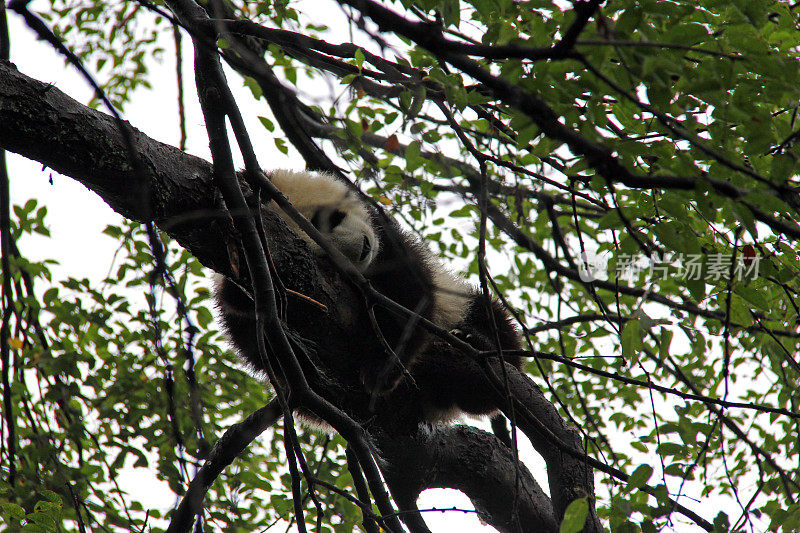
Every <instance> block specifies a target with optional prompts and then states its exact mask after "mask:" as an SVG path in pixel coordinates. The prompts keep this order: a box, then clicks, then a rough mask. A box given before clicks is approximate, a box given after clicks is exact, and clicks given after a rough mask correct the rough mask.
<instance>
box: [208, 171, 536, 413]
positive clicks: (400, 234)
mask: <svg viewBox="0 0 800 533" xmlns="http://www.w3.org/2000/svg"><path fill="white" fill-rule="evenodd" d="M270 179H271V181H272V183H273V184H274V185H275V186H276V187H277V188H278V189H279V190H280V191H281V192H282V193H283V194H284V195H286V196H287V197H288V199H289V201H290V202H291V203H292V204H293V205H294V207H295V208H296V209H297V210H298V211H299V212H300V213H301V214H302V215H303V216H304V217H306V218H307V219H308V220H309V221H310V222H311V223H312V224H313V225H314V227H316V228H317V229H318V230H319V231H320V233H321V234H323V235H324V236H325V237H327V238H328V239H329V241H330V242H331V244H333V245H334V246H336V247H337V248H338V249H339V250H340V251H341V252H342V253H343V254H344V255H345V256H346V257H347V258H348V259H349V260H350V261H351V262H352V263H353V264H354V265H355V266H356V268H358V270H359V271H360V272H361V273H362V274H363V275H364V277H365V278H366V279H367V280H368V281H369V282H370V284H371V285H372V286H373V287H374V288H375V289H377V290H378V292H380V293H382V294H383V295H385V296H387V297H389V298H390V299H392V300H394V301H395V302H397V303H399V304H401V305H403V306H404V307H405V308H406V309H409V310H412V311H414V312H415V313H418V314H419V316H422V317H424V318H426V319H428V320H431V321H432V322H434V323H435V324H437V325H438V326H440V327H442V328H444V329H446V330H449V331H451V332H452V333H454V334H455V335H457V336H459V337H460V338H462V339H463V340H465V341H466V342H468V343H470V344H471V345H472V346H473V347H475V348H476V349H478V350H482V351H497V348H498V346H497V344H498V341H499V348H500V349H501V350H503V351H509V350H519V349H520V348H521V341H520V335H519V333H518V332H517V330H516V328H515V326H514V325H513V322H512V320H511V317H510V315H509V313H508V312H507V311H506V310H505V309H504V308H503V307H502V305H501V304H500V303H499V302H498V301H496V300H493V299H492V300H488V301H487V299H486V298H485V297H484V296H483V295H482V294H481V293H480V292H478V291H477V290H476V289H474V288H473V287H471V286H470V285H469V284H467V283H466V282H465V281H464V280H462V279H460V278H459V277H457V276H455V275H454V274H452V273H451V272H450V271H449V270H447V269H446V268H445V267H444V266H443V265H442V264H441V263H440V262H439V260H438V259H437V258H436V257H434V256H433V254H432V253H431V252H430V251H429V250H428V249H427V248H426V247H425V245H424V244H422V243H421V242H420V241H419V240H417V239H414V238H413V237H411V236H410V235H408V234H407V233H406V232H404V231H403V230H402V229H401V228H400V227H399V225H398V224H397V223H396V222H395V221H394V220H393V219H392V218H391V217H389V216H388V215H387V214H386V213H384V212H383V211H382V210H381V209H380V208H379V207H376V206H373V205H370V204H368V203H367V202H365V201H364V200H362V199H361V198H360V197H359V196H358V195H357V194H356V193H355V192H354V191H352V190H351V189H350V188H349V187H347V186H346V185H345V184H344V183H342V182H340V181H338V180H336V179H335V178H334V177H332V176H330V175H328V174H324V173H312V172H305V171H301V172H295V171H290V170H276V171H273V172H272V173H271V174H270ZM267 209H269V210H272V211H274V212H275V213H277V214H278V215H279V216H280V217H281V218H282V219H283V220H284V221H285V222H286V224H287V225H288V226H289V228H290V229H291V230H292V231H293V232H294V233H295V234H297V235H298V236H299V237H301V238H302V239H303V240H304V241H305V243H306V245H307V246H308V247H309V249H310V250H311V251H312V252H313V254H314V255H315V256H317V257H318V258H320V259H322V258H323V257H324V252H323V250H322V249H321V248H320V247H319V245H317V244H316V243H315V242H314V241H313V240H312V239H311V238H310V237H308V236H307V235H305V233H304V232H303V231H302V230H301V229H300V228H299V227H298V226H297V224H295V223H294V222H293V221H292V220H291V219H290V218H289V217H288V216H287V215H285V214H284V213H283V212H282V211H281V210H280V209H279V208H278V207H277V206H275V204H274V202H270V204H269V205H267ZM242 293H243V289H242V287H241V285H239V284H237V283H235V282H233V281H231V280H229V279H227V278H224V277H222V276H220V277H219V278H218V281H217V287H216V290H215V298H216V301H217V305H218V308H219V310H220V315H221V320H222V325H223V328H224V329H225V330H226V332H227V334H228V337H229V338H230V340H231V342H232V343H233V345H234V346H235V347H236V349H237V351H238V352H239V354H240V355H241V356H242V357H243V358H244V359H245V361H247V362H248V363H249V364H250V365H251V366H252V367H254V368H255V369H256V370H264V369H263V365H262V364H261V363H260V357H259V355H258V353H257V351H256V349H255V343H254V342H253V339H254V335H255V330H254V323H255V321H254V320H253V317H252V315H253V304H252V300H250V299H249V298H247V297H245V296H246V295H243V294H242ZM373 312H374V316H375V322H376V323H377V326H378V329H379V331H380V334H381V335H382V336H383V339H384V340H385V342H383V341H381V342H378V341H376V340H375V338H376V337H377V335H375V334H374V333H372V332H371V333H369V334H367V335H364V337H365V340H363V342H365V343H366V342H371V343H372V344H369V345H362V346H361V347H360V348H358V349H354V350H352V351H351V352H349V353H352V354H358V353H360V354H364V355H362V356H360V357H359V356H357V355H353V357H354V358H357V361H356V362H355V364H353V365H352V370H348V371H349V372H356V369H357V372H358V373H359V381H360V383H361V385H362V387H363V389H364V391H366V392H367V393H368V394H371V395H372V397H373V398H374V397H375V396H376V395H377V396H380V397H382V398H384V399H385V398H389V400H387V401H389V402H392V401H402V402H404V403H415V404H417V405H418V406H419V408H418V411H419V414H420V418H422V419H424V420H426V421H429V422H440V421H447V420H451V419H452V418H454V417H455V416H458V415H459V414H460V413H466V414H469V415H486V414H491V413H494V412H496V411H497V406H496V402H495V401H494V400H493V395H492V394H491V393H490V392H489V391H490V388H491V387H492V385H490V384H489V383H488V380H487V378H485V377H484V375H483V374H482V372H480V370H479V369H478V370H476V365H475V364H474V363H473V362H472V361H466V360H465V358H466V357H467V356H466V355H464V354H462V353H460V352H459V351H458V350H456V349H455V348H453V347H452V346H450V345H449V344H448V343H447V342H446V341H444V340H443V339H440V338H438V337H433V336H432V335H431V334H430V333H429V332H428V331H426V330H425V329H424V328H422V327H420V326H419V325H418V324H417V322H418V321H417V320H415V319H414V318H409V317H406V316H399V315H397V314H394V313H392V312H390V311H388V310H386V309H384V308H382V307H381V306H379V305H376V306H374V307H373ZM299 320H300V319H298V321H299ZM288 322H289V325H290V326H292V325H293V324H292V323H291V320H288ZM387 346H388V347H389V348H390V349H391V350H385V348H386V347H387ZM321 348H323V349H324V347H321ZM387 351H388V352H389V353H388V354H387ZM505 360H506V361H507V362H509V363H511V364H513V365H514V366H516V367H517V368H519V367H520V359H519V358H518V357H517V356H508V355H506V356H505ZM351 389H352V387H351ZM362 392H363V391H362ZM303 418H305V419H306V421H309V420H308V419H309V418H311V422H315V421H314V420H313V416H312V417H309V416H304V417H303Z"/></svg>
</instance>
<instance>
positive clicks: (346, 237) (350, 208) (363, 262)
mask: <svg viewBox="0 0 800 533" xmlns="http://www.w3.org/2000/svg"><path fill="white" fill-rule="evenodd" d="M270 177H271V179H272V183H273V184H274V185H275V186H276V187H277V188H278V189H280V190H281V192H283V194H285V195H286V196H287V197H288V198H289V201H290V202H292V205H294V206H295V208H296V209H297V210H298V211H300V213H302V215H303V216H305V217H306V218H307V219H308V220H309V221H311V223H312V224H313V225H314V227H315V228H317V229H318V230H319V232H320V233H322V234H323V235H324V236H325V237H327V238H328V239H329V240H330V241H331V243H332V244H333V245H334V246H336V247H337V248H338V249H339V251H341V252H342V254H344V256H345V257H347V258H348V259H350V261H352V262H353V264H354V265H355V266H356V268H358V269H359V270H360V271H362V272H363V271H364V270H366V269H367V268H368V267H369V265H370V264H371V263H372V261H373V260H374V259H375V257H376V255H377V254H378V248H379V246H380V243H379V241H378V236H377V234H376V233H375V228H374V227H373V224H372V218H371V217H370V214H369V211H368V210H367V208H366V207H365V205H364V203H363V202H362V201H361V199H360V198H358V197H357V196H356V195H355V193H353V192H352V191H350V190H349V189H348V188H347V187H346V186H345V185H344V184H343V183H341V182H339V181H338V180H336V179H335V178H333V177H332V176H329V175H327V174H321V173H320V174H317V173H311V172H293V171H290V170H277V171H274V172H273V173H272V175H271V176H270ZM281 215H282V216H283V214H282V213H281ZM284 220H286V221H287V223H289V226H290V227H291V228H292V230H294V231H295V233H297V234H298V235H300V236H301V237H303V239H305V241H306V243H307V244H308V246H309V248H311V251H312V252H314V253H315V254H317V255H323V254H324V251H323V250H322V248H320V247H319V245H318V244H317V243H315V242H314V241H313V240H312V239H311V238H310V237H308V236H307V235H306V234H305V233H304V232H303V231H302V230H300V229H299V228H298V227H297V226H296V225H295V224H294V223H293V222H292V221H291V220H289V219H288V218H287V217H285V216H284Z"/></svg>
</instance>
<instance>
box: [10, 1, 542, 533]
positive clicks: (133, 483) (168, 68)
mask: <svg viewBox="0 0 800 533" xmlns="http://www.w3.org/2000/svg"><path fill="white" fill-rule="evenodd" d="M321 6H322V3H321V2H320V3H319V5H316V4H315V9H320V8H321ZM36 7H37V2H33V3H32V8H33V9H34V10H35V9H36ZM336 17H341V13H339V11H338V9H332V10H331V16H330V18H328V17H325V18H324V20H335V19H336ZM342 20H343V19H342ZM329 24H331V26H333V25H334V24H333V23H331V22H329ZM9 25H10V32H11V46H12V48H11V55H12V57H11V59H12V62H14V63H15V64H16V65H17V67H18V68H19V70H20V71H21V72H23V73H24V74H26V75H28V76H30V77H32V78H35V79H37V80H39V81H42V82H45V83H52V84H53V85H55V86H56V87H57V88H59V89H60V90H62V91H63V92H65V93H66V94H68V95H70V96H71V97H73V98H75V99H76V100H78V101H80V102H82V103H84V104H85V103H88V101H89V100H90V98H91V95H92V89H91V88H90V87H89V86H88V84H87V83H86V81H85V80H84V79H83V78H82V77H81V76H80V75H79V74H78V73H77V72H76V71H75V70H74V69H72V68H71V67H67V66H66V65H65V64H64V61H63V59H62V58H61V57H59V56H58V55H57V54H56V53H55V52H54V51H53V50H52V49H51V47H50V46H49V45H47V44H45V43H42V42H39V41H37V40H36V39H35V37H34V35H33V33H32V32H31V31H30V30H29V29H28V28H27V27H26V26H24V24H23V23H22V21H21V19H20V18H19V17H18V16H16V14H14V13H9ZM167 37H169V38H167ZM347 38H348V36H347V34H346V32H343V35H342V36H341V40H345V39H347ZM187 42H188V39H184V45H186V44H187ZM164 47H165V48H166V51H167V52H166V53H165V54H164V61H163V62H161V63H156V62H154V61H151V63H150V65H149V66H150V68H151V70H152V75H151V80H152V85H153V87H155V88H156V89H155V90H146V89H139V90H137V91H136V92H135V93H134V94H133V95H132V97H131V102H130V103H129V104H127V105H126V108H125V110H124V113H123V118H126V119H128V120H130V122H131V123H132V125H133V126H134V127H136V128H138V129H140V130H142V131H143V132H144V133H146V134H147V135H149V136H151V137H152V138H154V139H157V140H159V141H161V142H165V143H168V144H172V145H175V146H177V145H178V143H179V138H180V133H179V130H178V118H177V111H176V106H175V102H176V98H177V84H176V81H175V63H174V53H172V51H173V50H174V48H173V46H172V39H171V36H165V42H164ZM185 48H186V49H185V51H184V57H185V58H186V59H185V72H184V80H186V90H187V95H186V104H187V111H186V113H187V118H188V120H187V122H188V124H187V127H188V143H187V152H189V153H192V154H194V155H197V156H199V157H202V158H204V159H207V160H209V159H210V154H209V150H208V145H207V139H206V137H205V130H204V128H203V122H202V114H201V113H200V109H199V105H198V103H197V98H196V93H195V92H194V88H193V86H192V80H193V75H192V72H191V70H190V69H191V63H190V59H191V50H190V49H189V48H188V47H185ZM228 80H229V82H230V86H231V89H232V90H233V92H234V95H235V96H236V98H237V101H238V102H239V105H240V106H241V108H242V111H243V115H244V116H245V120H246V123H247V126H248V131H249V132H250V135H251V139H252V142H253V144H254V146H255V148H256V151H257V153H258V154H259V159H260V163H261V166H262V168H264V169H271V168H298V169H299V168H303V166H304V162H303V161H302V159H301V158H300V157H299V156H298V155H297V154H296V153H293V151H290V152H289V155H288V156H287V155H284V154H283V153H281V152H280V151H278V150H277V149H276V148H275V146H274V143H273V141H272V138H271V137H270V135H268V132H267V131H266V130H265V129H264V128H263V126H262V125H261V124H260V122H259V121H258V119H257V117H258V115H269V111H268V110H267V109H266V104H265V103H264V102H261V103H257V102H254V101H253V98H252V95H251V93H250V91H249V90H247V89H245V88H243V87H242V85H241V83H240V78H239V76H238V75H237V74H235V73H231V72H230V71H229V72H228ZM321 90H325V91H327V87H324V86H322V87H321ZM101 110H102V111H104V112H105V111H106V110H104V109H102V108H101ZM7 161H8V167H9V175H10V182H11V183H10V187H11V199H12V203H13V204H22V203H25V202H26V201H27V200H28V199H30V198H35V199H37V201H38V202H39V204H40V205H45V206H47V210H48V214H47V223H48V227H49V229H50V232H51V235H52V236H51V238H43V237H39V236H36V235H34V236H26V237H25V239H24V240H23V241H22V242H20V243H19V244H20V247H21V251H22V253H23V255H25V256H26V257H28V258H30V259H31V260H40V259H44V258H51V259H56V260H58V262H59V265H56V266H54V267H53V268H51V270H52V271H53V273H54V275H55V277H56V279H58V278H59V276H66V275H71V276H75V277H87V278H89V279H90V280H93V281H96V282H97V283H98V284H99V283H100V280H102V279H103V278H104V277H105V276H106V273H107V272H108V269H109V266H110V265H111V263H112V258H113V256H114V253H115V252H116V251H117V249H118V247H119V245H118V244H117V242H116V241H115V240H114V239H112V238H111V237H108V236H106V235H104V234H103V233H102V230H103V229H104V228H105V227H106V225H107V224H113V223H118V222H119V221H120V220H121V217H120V216H119V215H117V214H116V213H115V212H114V211H112V210H111V208H109V207H108V206H107V205H106V204H105V203H104V202H103V201H102V200H101V199H100V198H99V197H98V196H96V195H95V194H94V193H92V192H89V191H88V190H87V189H86V188H85V187H83V186H82V185H80V184H79V183H77V182H75V181H74V180H72V179H70V178H68V177H65V176H62V175H59V174H57V173H56V172H53V171H51V170H49V169H43V168H42V165H41V164H40V163H37V162H34V161H30V160H27V159H24V158H22V157H20V156H17V155H16V154H13V153H8V154H7ZM51 178H52V184H51V183H50V182H49V181H50V179H51ZM471 423H474V424H475V425H477V426H479V427H482V428H484V429H487V430H488V423H487V422H485V421H472V422H471ZM519 443H520V457H521V458H522V460H523V461H524V462H525V464H526V465H527V466H528V468H529V469H530V470H531V471H532V472H533V473H534V476H535V477H536V478H537V480H538V481H539V483H540V484H541V485H542V486H543V487H545V488H546V487H547V478H546V472H545V468H544V463H543V461H542V460H541V459H540V458H539V457H538V456H537V455H536V454H535V452H533V450H532V447H531V446H530V444H529V443H528V442H527V440H526V439H525V438H524V437H522V435H521V434H520V438H519ZM119 482H120V485H121V487H122V488H123V490H126V491H128V492H129V493H131V494H136V495H137V498H138V499H139V500H140V501H142V503H143V504H145V506H147V505H150V506H152V507H156V508H159V509H161V510H162V511H165V510H167V509H168V508H169V507H171V506H172V505H173V503H174V494H173V493H172V492H171V491H170V490H169V489H168V488H167V487H166V485H165V484H163V483H161V482H159V481H158V480H156V479H155V477H154V475H153V473H152V472H150V471H148V470H146V469H141V468H140V469H133V468H126V469H125V470H124V471H123V472H121V474H120V479H119ZM418 504H419V507H420V508H421V509H433V508H436V509H452V508H457V509H472V505H471V504H470V502H469V500H468V499H467V498H466V496H464V495H463V494H461V493H459V492H457V491H454V490H443V489H436V490H430V491H426V492H425V493H424V494H423V496H422V498H421V499H420V501H419V502H418ZM425 520H426V522H427V523H428V524H429V526H430V527H431V529H432V530H433V531H436V532H450V531H452V532H459V533H473V532H474V533H478V532H485V531H494V529H492V528H490V527H488V526H483V525H481V524H480V523H479V521H478V519H477V517H476V515H475V514H474V513H463V512H459V511H448V512H427V513H425Z"/></svg>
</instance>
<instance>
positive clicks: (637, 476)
mask: <svg viewBox="0 0 800 533" xmlns="http://www.w3.org/2000/svg"><path fill="white" fill-rule="evenodd" d="M652 475H653V467H652V466H650V465H648V464H642V465H639V466H637V467H636V470H634V471H633V472H632V473H631V475H630V476H629V477H628V488H629V489H634V488H635V489H641V488H642V487H644V486H645V485H646V484H647V480H648V479H650V476H652Z"/></svg>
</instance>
